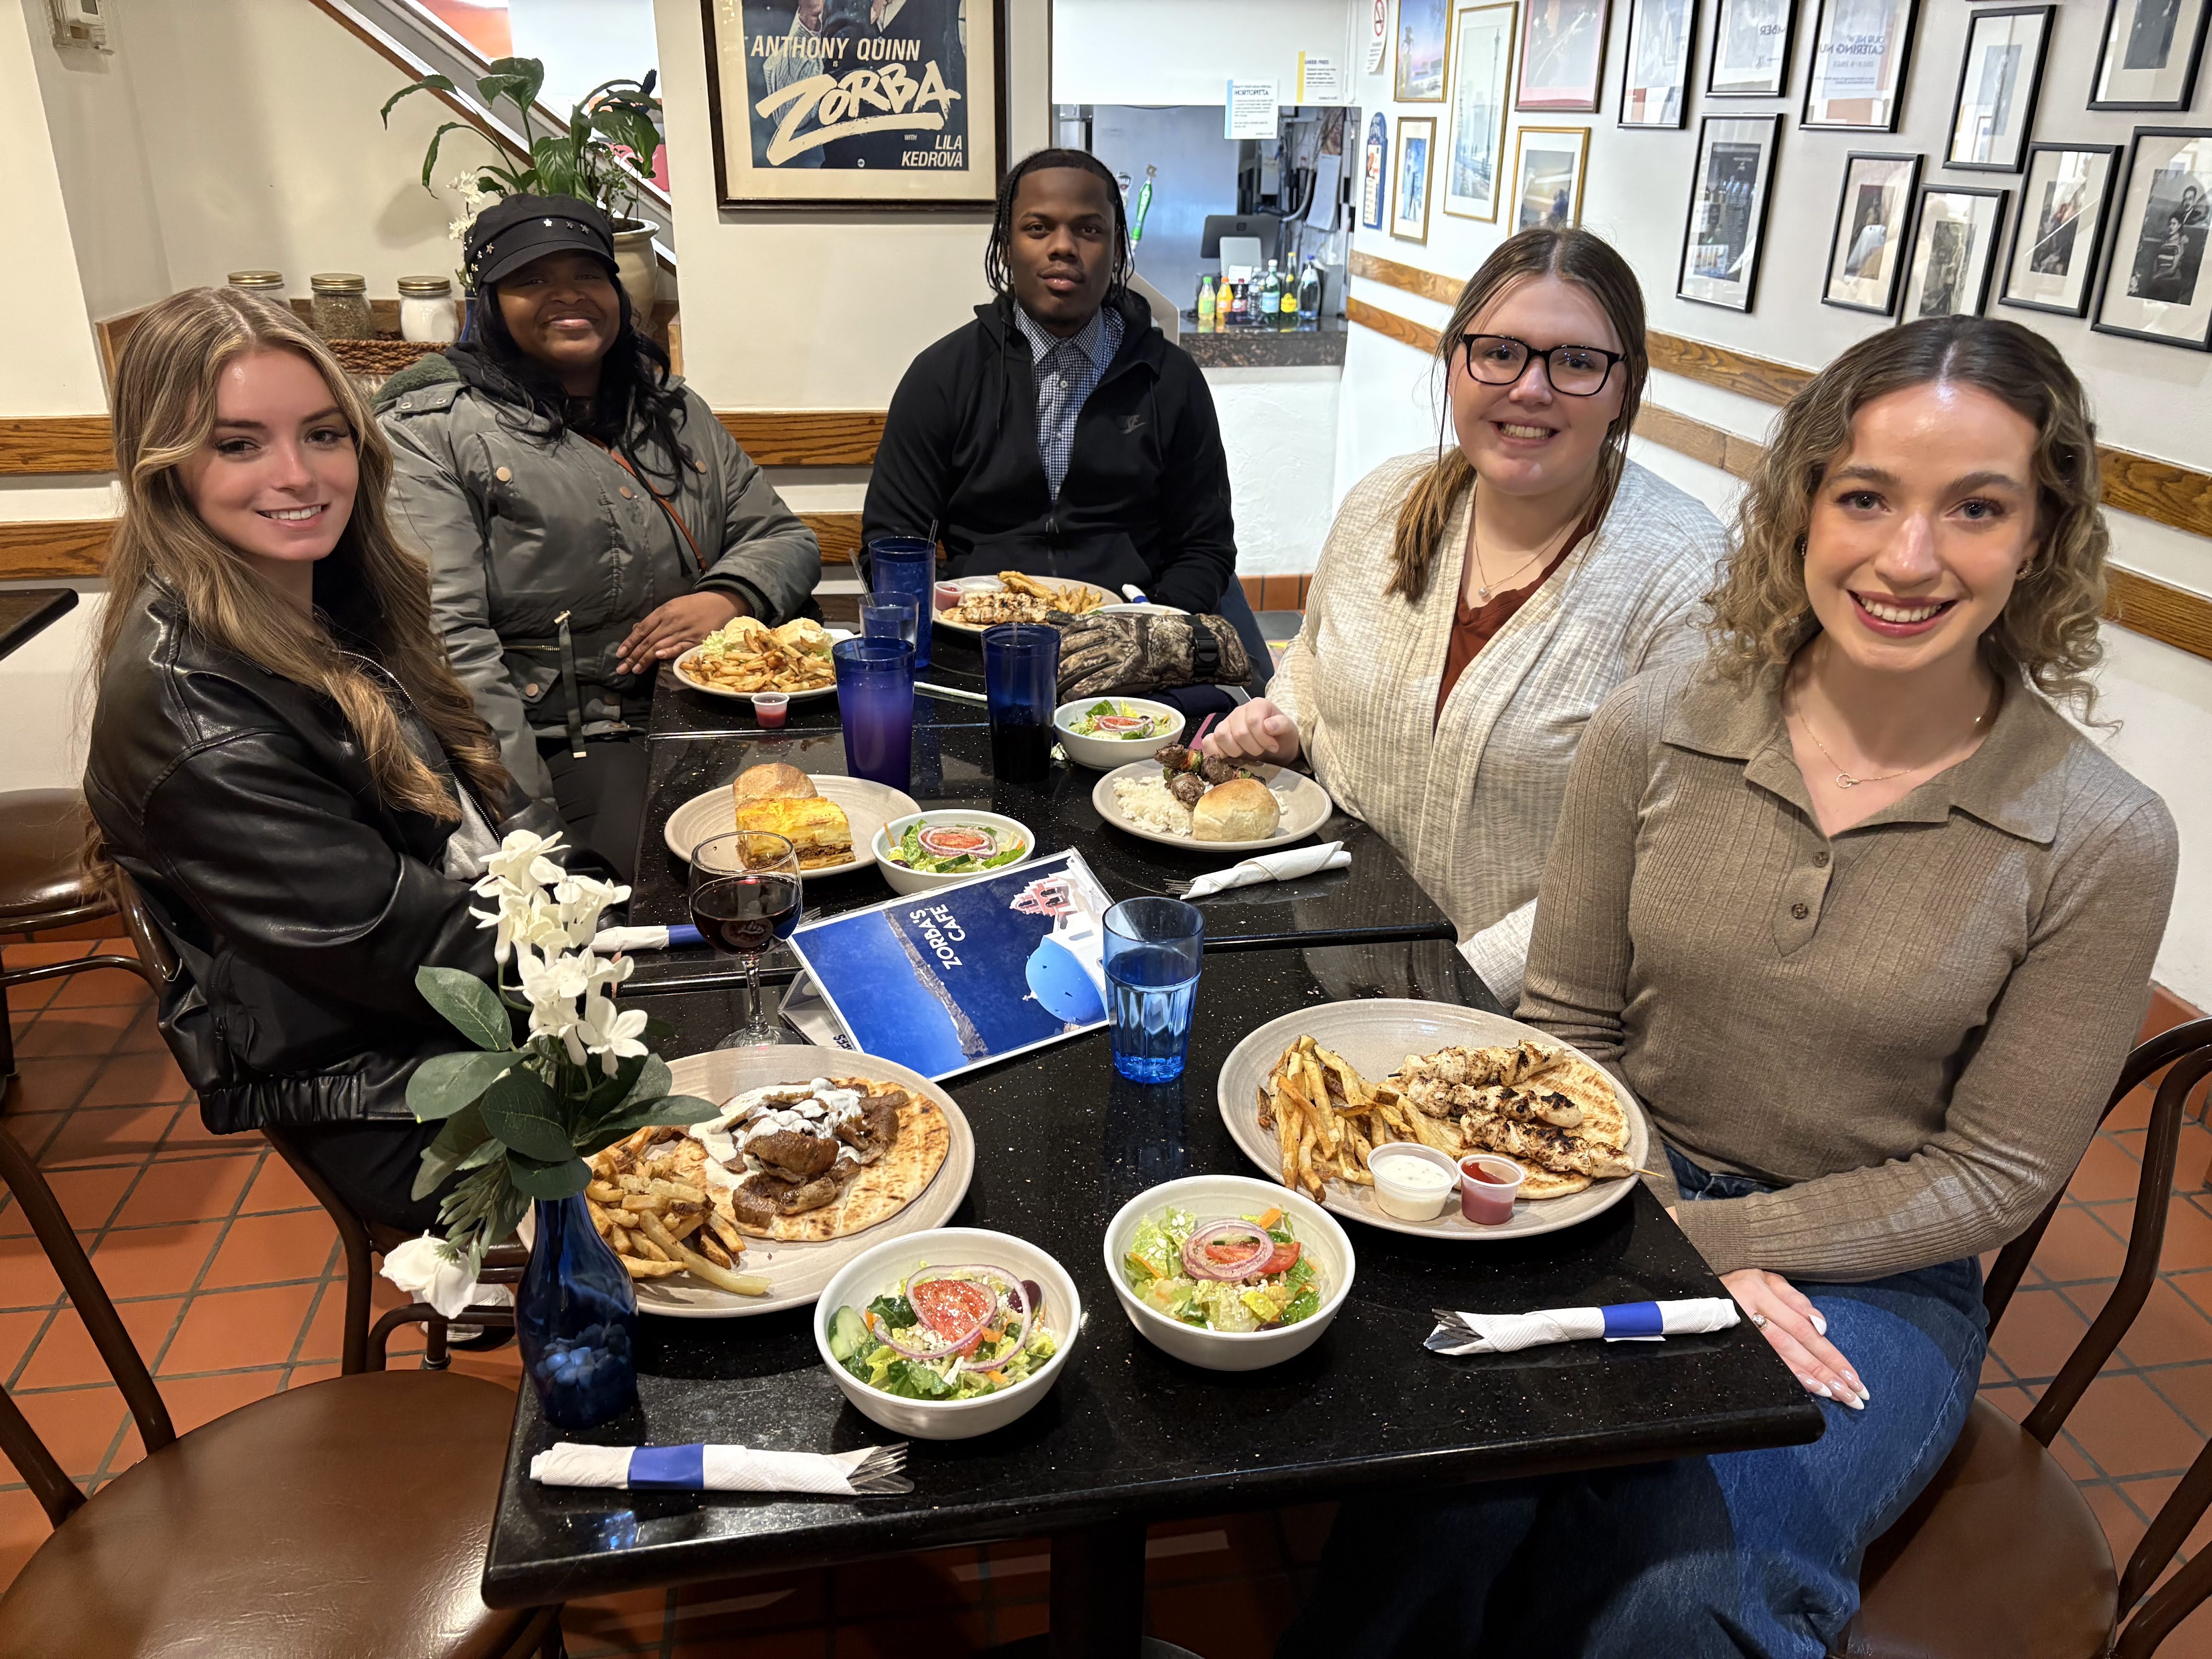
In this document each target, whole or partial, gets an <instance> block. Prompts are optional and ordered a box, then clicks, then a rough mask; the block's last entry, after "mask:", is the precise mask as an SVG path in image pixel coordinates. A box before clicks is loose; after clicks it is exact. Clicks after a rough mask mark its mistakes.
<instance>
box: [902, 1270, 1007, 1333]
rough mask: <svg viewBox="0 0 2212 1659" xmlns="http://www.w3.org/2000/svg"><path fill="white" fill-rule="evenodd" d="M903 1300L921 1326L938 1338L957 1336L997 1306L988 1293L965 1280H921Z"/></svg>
mask: <svg viewBox="0 0 2212 1659" xmlns="http://www.w3.org/2000/svg"><path fill="white" fill-rule="evenodd" d="M907 1300H908V1302H910V1303H912V1304H914V1310H915V1313H916V1314H917V1315H919V1316H921V1322H922V1323H923V1324H925V1325H927V1326H928V1327H929V1328H930V1329H931V1330H933V1331H934V1332H936V1333H937V1334H938V1335H939V1336H957V1335H958V1334H960V1333H961V1332H963V1331H965V1330H969V1329H971V1328H974V1327H975V1326H976V1325H977V1323H978V1322H980V1321H981V1320H982V1319H984V1318H986V1317H987V1316H988V1315H989V1314H990V1311H991V1310H992V1309H993V1308H994V1307H995V1306H996V1305H997V1304H998V1297H995V1296H994V1295H992V1294H991V1292H990V1291H987V1290H986V1289H984V1288H983V1286H981V1285H978V1284H976V1283H975V1282H974V1281H973V1280H971V1279H925V1280H923V1281H922V1282H921V1284H919V1285H915V1286H913V1287H912V1288H911V1289H910V1290H908V1291H907ZM979 1334H980V1333H979Z"/></svg>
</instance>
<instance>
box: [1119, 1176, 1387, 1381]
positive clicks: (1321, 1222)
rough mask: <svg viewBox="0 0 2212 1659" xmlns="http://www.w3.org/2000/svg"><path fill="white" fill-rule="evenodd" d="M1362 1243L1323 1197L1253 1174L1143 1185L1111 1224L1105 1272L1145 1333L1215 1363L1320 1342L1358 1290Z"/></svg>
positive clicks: (1287, 1352) (1236, 1362)
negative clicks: (1355, 1253)
mask: <svg viewBox="0 0 2212 1659" xmlns="http://www.w3.org/2000/svg"><path fill="white" fill-rule="evenodd" d="M1106 1276H1107V1278H1108V1279H1111V1280H1112V1281H1113V1285H1114V1294H1115V1296H1116V1297H1120V1298H1121V1311H1122V1312H1124V1313H1126V1314H1127V1315H1128V1316H1129V1322H1130V1323H1131V1324H1132V1325H1134V1326H1135V1327H1136V1328H1137V1330H1138V1332H1139V1334H1141V1335H1142V1336H1144V1338H1145V1339H1146V1340H1147V1341H1149V1342H1151V1343H1152V1344H1153V1346H1156V1347H1160V1348H1164V1349H1165V1350H1166V1351H1167V1352H1170V1353H1171V1354H1173V1355H1174V1356H1175V1357H1176V1358H1178V1359H1182V1360H1188V1362H1189V1363H1190V1364H1194V1365H1200V1366H1203V1367H1204V1368H1205V1369H1206V1370H1210V1371H1256V1370H1261V1369H1263V1368H1264V1367H1266V1366H1268V1365H1278V1364H1281V1363H1282V1362H1283V1361H1284V1360H1285V1359H1288V1358H1291V1357H1292V1356H1293V1355H1296V1354H1301V1353H1304V1352H1305V1351H1306V1350H1307V1349H1308V1348H1310V1347H1311V1346H1313V1345H1314V1344H1315V1343H1316V1341H1318V1340H1320V1338H1321V1334H1322V1332H1323V1331H1325V1330H1327V1329H1328V1326H1329V1322H1330V1321H1331V1320H1333V1319H1334V1318H1335V1317H1336V1310H1338V1309H1339V1308H1340V1307H1342V1306H1343V1305H1344V1298H1345V1296H1346V1293H1347V1292H1349V1291H1351V1289H1352V1240H1351V1239H1350V1238H1348V1237H1346V1236H1345V1231H1344V1229H1343V1228H1342V1227H1340V1226H1339V1225H1337V1222H1336V1218H1335V1217H1334V1216H1332V1215H1331V1214H1329V1212H1328V1211H1326V1210H1324V1209H1322V1207H1321V1206H1320V1205H1318V1204H1316V1203H1315V1202H1314V1201H1313V1200H1310V1199H1309V1198H1305V1197H1303V1196H1301V1195H1300V1194H1297V1193H1294V1192H1291V1191H1288V1190H1286V1189H1285V1188H1281V1187H1278V1186H1276V1185H1275V1184H1274V1183H1273V1182H1267V1181H1254V1180H1251V1179H1249V1178H1248V1177H1246V1176H1190V1177H1189V1178H1188V1180H1183V1181H1170V1182H1167V1183H1166V1184H1165V1185H1164V1186H1158V1187H1155V1188H1152V1190H1151V1191H1150V1192H1147V1193H1140V1194H1138V1195H1137V1197H1135V1198H1133V1199H1132V1200H1130V1201H1129V1202H1128V1203H1127V1204H1125V1205H1123V1206H1121V1212H1120V1213H1119V1214H1117V1215H1116V1216H1115V1218H1114V1219H1113V1220H1112V1221H1111V1222H1109V1224H1108V1225H1107V1228H1106Z"/></svg>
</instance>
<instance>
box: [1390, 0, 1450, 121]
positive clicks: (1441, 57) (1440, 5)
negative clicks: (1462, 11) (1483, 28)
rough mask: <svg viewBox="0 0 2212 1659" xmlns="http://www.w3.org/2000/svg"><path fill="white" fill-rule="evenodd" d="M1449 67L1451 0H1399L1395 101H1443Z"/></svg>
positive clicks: (1415, 102)
mask: <svg viewBox="0 0 2212 1659" xmlns="http://www.w3.org/2000/svg"><path fill="white" fill-rule="evenodd" d="M1450 70H1451V0H1398V68H1397V77H1396V81H1395V85H1394V88H1393V91H1394V93H1395V96H1396V98H1397V100H1398V101H1399V102H1400V103H1401V104H1441V103H1443V100H1444V88H1445V87H1446V85H1448V84H1449V82H1450V79H1451V75H1450Z"/></svg>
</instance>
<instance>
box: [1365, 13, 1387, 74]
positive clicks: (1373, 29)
mask: <svg viewBox="0 0 2212 1659" xmlns="http://www.w3.org/2000/svg"><path fill="white" fill-rule="evenodd" d="M1389 47H1390V0H1375V3H1374V7H1373V10H1372V14H1371V15H1370V17H1369V18H1368V20H1367V72H1368V73H1369V74H1370V75H1372V74H1374V73H1375V71H1376V70H1379V69H1381V68H1382V67H1383V53H1384V52H1387V51H1389Z"/></svg>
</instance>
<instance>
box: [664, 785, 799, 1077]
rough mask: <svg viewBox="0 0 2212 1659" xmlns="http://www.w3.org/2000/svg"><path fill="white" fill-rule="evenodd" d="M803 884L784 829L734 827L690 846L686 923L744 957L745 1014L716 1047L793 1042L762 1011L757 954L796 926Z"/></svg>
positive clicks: (717, 946)
mask: <svg viewBox="0 0 2212 1659" xmlns="http://www.w3.org/2000/svg"><path fill="white" fill-rule="evenodd" d="M800 891H801V889H800V879H799V854H798V853H797V852H796V851H795V850H794V849H793V847H792V844H791V843H790V842H788V841H787V840H786V839H785V838H784V837H783V836H778V835H773V834H771V833H769V831H768V830H765V829H738V830H735V831H732V833H731V834H728V835H724V836H714V837H713V838H712V839H710V840H708V841H702V842H700V843H699V844H698V845H697V846H696V847H695V848H692V849H691V877H690V901H691V925H692V926H693V927H696V928H697V929H698V930H699V934H700V937H701V938H702V939H705V940H706V941H707V943H708V945H712V946H713V947H714V949H715V950H716V951H719V952H721V953H724V954H726V955H730V956H735V957H742V958H743V959H744V964H745V993H746V1000H747V1003H748V1005H749V1006H748V1010H747V1018H744V1021H743V1023H741V1024H739V1025H738V1029H737V1030H734V1031H732V1032H731V1033H730V1034H729V1035H728V1036H726V1037H724V1038H723V1039H722V1040H721V1041H720V1042H717V1043H716V1044H715V1045H714V1046H715V1047H716V1048H759V1047H761V1046H763V1044H768V1043H776V1042H788V1041H790V1039H789V1038H787V1036H785V1035H784V1030H783V1026H782V1025H781V1024H780V1023H779V1022H777V1021H775V1020H772V1019H769V1018H768V1017H767V1016H766V1014H764V1013H763V1012H762V1010H761V990H760V959H761V956H762V953H763V951H767V950H768V949H769V946H771V945H774V944H775V942H776V941H777V940H778V939H789V938H790V937H791V933H792V929H793V928H794V927H798V926H799V909H800Z"/></svg>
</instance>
